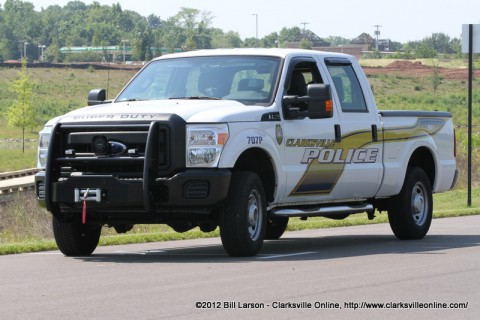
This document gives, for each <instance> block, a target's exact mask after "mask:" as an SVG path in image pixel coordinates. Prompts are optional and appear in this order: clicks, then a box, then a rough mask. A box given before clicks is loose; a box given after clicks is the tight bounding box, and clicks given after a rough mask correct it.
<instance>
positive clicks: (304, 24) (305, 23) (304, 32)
mask: <svg viewBox="0 0 480 320" xmlns="http://www.w3.org/2000/svg"><path fill="white" fill-rule="evenodd" d="M300 24H303V35H304V36H305V34H306V29H305V26H306V25H307V24H310V22H300Z"/></svg>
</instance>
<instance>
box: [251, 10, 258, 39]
mask: <svg viewBox="0 0 480 320" xmlns="http://www.w3.org/2000/svg"><path fill="white" fill-rule="evenodd" d="M252 16H255V38H256V39H258V13H252Z"/></svg>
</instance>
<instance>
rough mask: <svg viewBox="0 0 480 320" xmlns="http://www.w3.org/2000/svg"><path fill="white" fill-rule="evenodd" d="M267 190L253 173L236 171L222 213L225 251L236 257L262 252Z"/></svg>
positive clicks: (222, 236) (221, 228)
mask: <svg viewBox="0 0 480 320" xmlns="http://www.w3.org/2000/svg"><path fill="white" fill-rule="evenodd" d="M266 219H267V213H266V201H265V191H264V189H263V184H262V181H261V180H260V178H259V177H258V176H257V175H256V174H255V173H252V172H234V173H233V174H232V179H231V181H230V189H229V191H228V199H227V203H226V205H225V206H224V208H223V210H222V212H221V214H220V223H219V225H220V237H221V239H222V244H223V247H224V249H225V251H226V252H227V253H228V254H229V255H230V256H234V257H249V256H254V255H256V254H257V253H258V251H260V249H261V248H262V245H263V239H264V238H265V227H266Z"/></svg>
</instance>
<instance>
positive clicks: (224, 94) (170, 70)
mask: <svg viewBox="0 0 480 320" xmlns="http://www.w3.org/2000/svg"><path fill="white" fill-rule="evenodd" d="M279 65H280V59H279V58H275V57H263V56H208V57H190V58H174V59H165V60H157V61H153V62H151V63H150V64H148V65H147V66H146V67H145V68H144V69H143V70H142V71H141V72H140V73H139V74H138V75H137V76H136V77H135V78H134V79H133V80H132V81H131V82H130V83H129V84H128V86H127V87H126V88H125V89H124V90H123V91H122V92H121V94H120V95H119V96H118V98H117V99H116V101H139V100H162V99H229V100H237V101H240V102H242V103H244V104H267V103H270V102H271V100H272V97H273V95H274V88H275V82H276V81H277V75H278V70H279Z"/></svg>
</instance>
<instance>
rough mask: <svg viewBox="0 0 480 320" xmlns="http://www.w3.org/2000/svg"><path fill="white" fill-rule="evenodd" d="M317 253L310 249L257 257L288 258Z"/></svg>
mask: <svg viewBox="0 0 480 320" xmlns="http://www.w3.org/2000/svg"><path fill="white" fill-rule="evenodd" d="M314 253H317V252H315V251H308V252H298V253H288V254H287V253H286V254H277V255H273V256H261V257H257V259H264V260H266V259H278V258H287V257H294V256H302V255H307V254H314Z"/></svg>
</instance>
